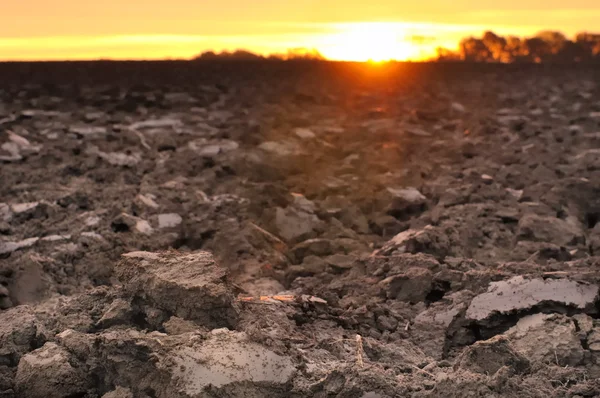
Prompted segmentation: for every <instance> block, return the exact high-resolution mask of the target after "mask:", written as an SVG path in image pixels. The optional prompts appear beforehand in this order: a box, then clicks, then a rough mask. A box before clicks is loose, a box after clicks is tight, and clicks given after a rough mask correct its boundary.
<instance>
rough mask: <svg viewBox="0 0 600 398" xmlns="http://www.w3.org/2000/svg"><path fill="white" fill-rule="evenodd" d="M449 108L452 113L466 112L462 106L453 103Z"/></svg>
mask: <svg viewBox="0 0 600 398" xmlns="http://www.w3.org/2000/svg"><path fill="white" fill-rule="evenodd" d="M450 106H451V107H452V110H453V111H455V112H458V113H463V112H465V111H466V109H465V107H464V105H463V104H461V103H458V102H453V103H452V104H451V105H450Z"/></svg>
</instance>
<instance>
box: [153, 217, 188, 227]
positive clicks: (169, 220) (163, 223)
mask: <svg viewBox="0 0 600 398" xmlns="http://www.w3.org/2000/svg"><path fill="white" fill-rule="evenodd" d="M182 221H183V219H182V218H181V216H180V215H179V214H177V213H167V214H159V215H158V228H160V229H165V228H175V227H177V226H179V225H181V222H182Z"/></svg>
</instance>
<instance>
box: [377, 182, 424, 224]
mask: <svg viewBox="0 0 600 398" xmlns="http://www.w3.org/2000/svg"><path fill="white" fill-rule="evenodd" d="M387 192H388V193H389V194H391V203H390V204H389V205H388V207H387V210H386V211H387V214H389V215H391V216H394V217H396V218H399V219H406V218H409V217H411V216H413V215H415V214H418V213H420V212H422V211H423V210H425V207H426V205H427V198H426V197H425V196H424V195H423V194H422V193H421V192H419V191H418V190H417V189H416V188H413V187H409V188H400V189H396V188H387Z"/></svg>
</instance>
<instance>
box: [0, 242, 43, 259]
mask: <svg viewBox="0 0 600 398" xmlns="http://www.w3.org/2000/svg"><path fill="white" fill-rule="evenodd" d="M39 240H40V238H29V239H24V240H21V241H18V242H0V255H4V254H10V253H12V252H15V251H17V250H21V249H25V248H28V247H31V246H33V245H35V244H36V243H37V242H38V241H39Z"/></svg>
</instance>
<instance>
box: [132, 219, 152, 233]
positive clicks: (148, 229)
mask: <svg viewBox="0 0 600 398" xmlns="http://www.w3.org/2000/svg"><path fill="white" fill-rule="evenodd" d="M135 230H136V231H138V232H139V233H141V234H144V235H152V233H153V232H154V229H153V228H152V226H151V225H150V223H149V222H148V221H146V220H138V221H137V222H136V223H135Z"/></svg>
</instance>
